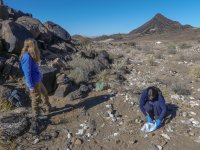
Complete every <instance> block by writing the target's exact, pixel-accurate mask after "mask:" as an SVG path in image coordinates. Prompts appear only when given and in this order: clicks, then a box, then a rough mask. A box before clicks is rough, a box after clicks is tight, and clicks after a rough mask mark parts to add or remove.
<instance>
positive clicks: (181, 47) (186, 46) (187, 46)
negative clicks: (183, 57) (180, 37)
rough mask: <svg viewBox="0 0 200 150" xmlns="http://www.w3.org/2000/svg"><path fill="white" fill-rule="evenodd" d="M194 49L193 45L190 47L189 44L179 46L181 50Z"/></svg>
mask: <svg viewBox="0 0 200 150" xmlns="http://www.w3.org/2000/svg"><path fill="white" fill-rule="evenodd" d="M191 47H192V45H190V44H188V43H181V44H180V45H179V48H180V49H187V48H191Z"/></svg>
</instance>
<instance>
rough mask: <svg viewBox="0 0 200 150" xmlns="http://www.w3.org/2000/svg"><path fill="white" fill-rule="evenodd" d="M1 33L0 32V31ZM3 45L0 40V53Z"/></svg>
mask: <svg viewBox="0 0 200 150" xmlns="http://www.w3.org/2000/svg"><path fill="white" fill-rule="evenodd" d="M0 33H1V30H0ZM3 50H4V49H3V43H2V39H1V38H0V53H1V52H2V51H3Z"/></svg>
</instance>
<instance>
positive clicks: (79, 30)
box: [4, 0, 200, 36]
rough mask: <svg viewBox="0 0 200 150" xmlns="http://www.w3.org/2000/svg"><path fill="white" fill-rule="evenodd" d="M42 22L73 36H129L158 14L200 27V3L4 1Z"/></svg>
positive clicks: (166, 0)
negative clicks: (55, 24)
mask: <svg viewBox="0 0 200 150" xmlns="http://www.w3.org/2000/svg"><path fill="white" fill-rule="evenodd" d="M4 1H5V3H6V4H7V5H9V6H11V7H13V8H15V9H17V10H22V11H24V12H27V13H31V14H33V17H34V18H37V19H39V20H40V21H41V22H46V21H48V20H51V21H53V22H55V23H57V24H59V25H61V26H62V27H63V28H65V29H66V30H67V31H68V32H69V33H70V34H71V35H74V34H81V35H85V36H97V35H105V34H106V35H110V34H114V33H128V32H130V31H131V30H133V29H135V28H137V27H139V26H140V25H142V24H143V23H145V22H146V21H148V20H149V19H151V18H152V17H153V16H154V15H155V14H156V13H162V14H163V15H164V16H166V17H168V18H170V19H172V20H176V21H179V22H180V23H182V24H190V25H192V26H194V27H200V19H199V18H200V8H199V7H200V0H4Z"/></svg>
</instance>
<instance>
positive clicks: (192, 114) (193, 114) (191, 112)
mask: <svg viewBox="0 0 200 150" xmlns="http://www.w3.org/2000/svg"><path fill="white" fill-rule="evenodd" d="M189 115H190V116H196V115H197V114H196V113H195V112H193V111H190V112H189Z"/></svg>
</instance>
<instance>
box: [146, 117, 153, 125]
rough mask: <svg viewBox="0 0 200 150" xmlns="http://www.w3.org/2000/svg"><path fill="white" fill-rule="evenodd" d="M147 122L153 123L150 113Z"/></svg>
mask: <svg viewBox="0 0 200 150" xmlns="http://www.w3.org/2000/svg"><path fill="white" fill-rule="evenodd" d="M146 119H147V122H149V123H152V122H153V120H152V119H151V117H150V116H149V115H147V116H146Z"/></svg>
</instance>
